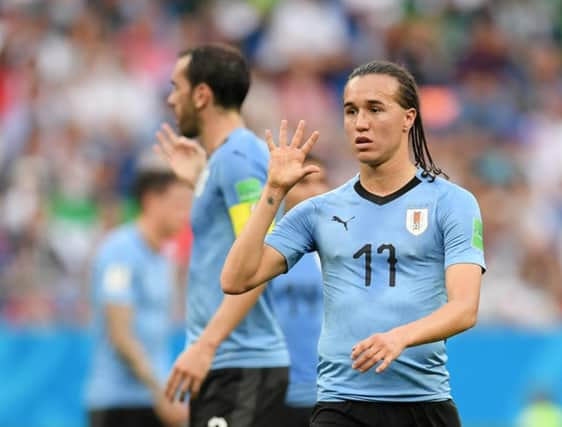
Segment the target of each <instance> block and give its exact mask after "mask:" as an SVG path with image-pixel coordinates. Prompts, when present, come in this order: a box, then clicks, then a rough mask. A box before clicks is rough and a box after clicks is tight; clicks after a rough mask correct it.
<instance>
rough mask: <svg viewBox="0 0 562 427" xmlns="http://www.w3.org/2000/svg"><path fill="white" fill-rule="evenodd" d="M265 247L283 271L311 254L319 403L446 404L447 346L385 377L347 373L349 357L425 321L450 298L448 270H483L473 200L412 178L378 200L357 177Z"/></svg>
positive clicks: (404, 358)
mask: <svg viewBox="0 0 562 427" xmlns="http://www.w3.org/2000/svg"><path fill="white" fill-rule="evenodd" d="M266 243H267V244H269V245H270V246H272V247H274V248H275V249H277V250H278V251H279V252H280V253H281V254H283V255H284V256H285V258H286V261H287V266H288V268H291V267H293V265H295V263H296V262H297V261H298V260H299V259H300V257H301V256H302V254H303V253H306V252H311V251H315V250H317V251H318V253H319V255H320V259H321V263H322V274H323V281H324V320H323V325H322V333H321V336H320V341H319V345H318V352H319V365H318V388H319V390H318V400H319V401H325V402H329V401H343V400H360V401H390V402H400V401H404V402H415V401H439V400H445V399H448V398H450V397H451V394H450V386H449V374H448V372H447V369H446V367H445V363H446V361H447V354H446V351H445V343H444V341H439V342H434V343H430V344H424V345H419V346H416V347H410V348H407V349H406V350H404V351H403V352H402V354H401V355H400V356H399V357H398V359H396V360H395V361H394V362H393V363H392V364H391V365H390V366H389V368H387V369H386V370H385V371H384V372H383V373H381V374H376V373H375V372H374V369H370V370H369V371H368V372H365V373H360V372H359V371H357V370H353V369H352V368H351V365H352V360H351V350H352V347H353V346H354V345H355V344H357V343H358V342H359V341H361V340H363V339H365V338H367V337H369V336H371V335H373V334H374V333H377V332H385V331H388V330H390V329H392V328H394V327H397V326H399V325H404V324H406V323H410V322H413V321H415V320H418V319H420V318H422V317H425V316H427V315H429V314H430V313H432V312H434V311H435V310H437V309H438V308H439V307H441V306H442V305H444V304H445V303H446V301H447V291H446V288H445V270H446V269H447V267H449V266H450V265H452V264H458V263H470V264H478V265H480V266H482V268H485V265H484V254H483V243H482V222H481V218H480V211H479V208H478V204H477V202H476V200H475V198H474V197H473V196H472V195H471V194H470V193H469V192H467V191H466V190H464V189H462V188H460V187H458V186H457V185H455V184H452V183H450V182H448V181H446V180H444V179H441V178H437V179H436V180H435V181H434V182H430V180H429V179H428V178H423V177H422V174H421V172H418V174H417V176H416V177H414V178H413V179H412V180H411V181H410V182H409V183H408V184H407V185H406V186H404V187H403V188H402V189H400V190H398V191H397V192H396V193H393V194H391V195H388V196H385V197H380V196H376V195H374V194H371V193H369V192H367V191H366V190H365V189H364V188H363V187H362V186H361V184H360V183H359V179H358V177H355V178H353V179H352V180H350V181H349V182H347V183H346V184H344V185H343V186H341V187H339V188H337V189H335V190H333V191H331V192H329V193H326V194H324V195H321V196H318V197H315V198H312V199H309V200H307V201H305V202H303V203H301V204H299V205H298V206H296V207H294V208H293V209H291V210H290V211H289V212H288V213H287V214H286V215H285V216H284V217H283V219H282V220H281V222H280V223H279V224H278V225H277V226H276V227H275V229H274V230H273V233H271V234H270V235H269V236H268V237H267V239H266Z"/></svg>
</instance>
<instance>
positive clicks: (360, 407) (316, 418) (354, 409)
mask: <svg viewBox="0 0 562 427" xmlns="http://www.w3.org/2000/svg"><path fill="white" fill-rule="evenodd" d="M310 425H311V427H390V426H392V427H460V425H461V421H460V418H459V414H458V411H457V407H456V405H455V404H454V402H453V401H452V400H445V401H442V402H389V403H385V402H358V401H347V402H318V404H317V405H316V406H315V407H314V411H313V413H312V419H311V423H310Z"/></svg>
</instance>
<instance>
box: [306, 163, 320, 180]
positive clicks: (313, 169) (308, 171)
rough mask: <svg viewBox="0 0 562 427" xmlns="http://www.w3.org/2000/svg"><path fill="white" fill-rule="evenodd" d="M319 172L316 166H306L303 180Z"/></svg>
mask: <svg viewBox="0 0 562 427" xmlns="http://www.w3.org/2000/svg"><path fill="white" fill-rule="evenodd" d="M318 172H320V168H319V167H318V166H316V165H308V166H306V167H305V168H304V174H303V175H302V176H303V178H304V177H305V176H307V175H310V174H311V173H318Z"/></svg>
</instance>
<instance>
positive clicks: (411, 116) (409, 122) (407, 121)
mask: <svg viewBox="0 0 562 427" xmlns="http://www.w3.org/2000/svg"><path fill="white" fill-rule="evenodd" d="M417 115H418V112H417V111H416V109H415V108H410V109H409V110H406V114H404V124H403V126H402V130H403V131H404V132H405V133H408V132H410V129H411V128H412V126H414V121H415V120H416V116H417Z"/></svg>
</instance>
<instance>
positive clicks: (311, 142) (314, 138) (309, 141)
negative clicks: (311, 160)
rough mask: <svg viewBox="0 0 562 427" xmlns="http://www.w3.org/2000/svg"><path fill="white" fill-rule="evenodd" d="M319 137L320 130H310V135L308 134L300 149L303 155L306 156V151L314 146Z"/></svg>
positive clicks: (308, 151)
mask: <svg viewBox="0 0 562 427" xmlns="http://www.w3.org/2000/svg"><path fill="white" fill-rule="evenodd" d="M319 137H320V132H318V131H316V130H315V131H314V132H312V135H310V137H309V138H308V139H307V140H306V142H305V143H304V144H303V145H302V147H301V150H302V151H303V152H304V155H305V156H308V153H310V150H312V147H314V144H316V142H317V141H318V138H319Z"/></svg>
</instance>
